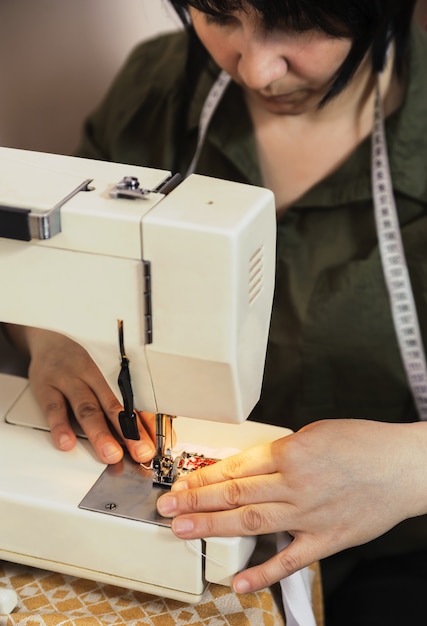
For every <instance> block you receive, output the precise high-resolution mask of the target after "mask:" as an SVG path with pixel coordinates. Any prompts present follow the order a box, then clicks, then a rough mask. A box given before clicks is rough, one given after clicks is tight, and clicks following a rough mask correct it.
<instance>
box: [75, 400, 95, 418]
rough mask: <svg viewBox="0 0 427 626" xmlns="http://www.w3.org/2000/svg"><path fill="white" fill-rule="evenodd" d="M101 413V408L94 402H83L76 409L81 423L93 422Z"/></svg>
mask: <svg viewBox="0 0 427 626" xmlns="http://www.w3.org/2000/svg"><path fill="white" fill-rule="evenodd" d="M99 413H100V409H99V407H98V406H97V405H96V404H95V403H93V402H81V403H80V404H78V405H77V407H76V409H75V415H76V418H77V420H78V421H79V422H86V421H88V420H91V419H93V418H94V417H97V416H98V415H99Z"/></svg>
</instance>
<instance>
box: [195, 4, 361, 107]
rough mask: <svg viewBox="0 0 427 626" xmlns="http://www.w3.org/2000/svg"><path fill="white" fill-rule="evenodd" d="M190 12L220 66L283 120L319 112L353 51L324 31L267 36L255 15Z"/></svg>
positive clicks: (346, 42)
mask: <svg viewBox="0 0 427 626" xmlns="http://www.w3.org/2000/svg"><path fill="white" fill-rule="evenodd" d="M189 10H190V15H191V19H192V22H193V26H194V29H195V31H196V33H197V35H198V37H199V38H200V40H201V42H202V43H203V45H204V46H205V47H206V49H207V50H208V52H209V53H210V55H211V56H212V58H213V59H214V60H215V61H216V63H217V64H218V65H219V66H220V67H221V68H222V69H223V70H225V71H226V72H227V73H228V74H230V76H231V77H232V78H233V80H234V81H235V82H236V83H238V84H239V85H241V86H242V87H243V89H244V90H246V91H247V92H248V95H250V96H251V97H253V98H254V99H255V101H256V103H257V104H258V105H260V106H261V107H263V108H264V109H266V110H268V111H270V112H271V113H275V114H277V115H299V114H301V113H304V112H307V111H310V110H314V109H317V107H318V105H319V103H320V102H321V100H322V99H323V97H324V96H325V95H326V93H327V92H328V90H329V88H330V87H331V85H332V83H333V81H334V79H335V75H336V72H337V70H338V69H339V68H340V66H341V65H342V63H343V61H344V60H345V58H346V56H347V54H348V53H349V51H350V48H351V43H352V42H351V40H350V39H346V38H342V39H339V38H333V37H331V36H329V35H327V34H326V33H324V32H322V31H317V30H309V31H306V32H302V33H298V32H288V31H286V30H284V29H283V28H277V29H272V30H266V29H265V27H264V26H263V24H262V23H261V21H260V20H259V19H258V16H257V14H256V12H255V11H254V10H253V9H249V10H248V11H236V12H234V13H232V14H231V15H227V16H224V17H219V18H217V17H212V16H210V15H208V14H206V13H202V12H201V11H198V10H196V9H193V8H191V7H190V9H189Z"/></svg>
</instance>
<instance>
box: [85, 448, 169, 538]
mask: <svg viewBox="0 0 427 626" xmlns="http://www.w3.org/2000/svg"><path fill="white" fill-rule="evenodd" d="M162 493H164V488H162V487H159V486H157V485H154V484H153V470H151V469H149V468H147V467H143V466H142V465H139V463H135V461H133V460H132V459H131V458H130V457H129V456H128V455H127V454H125V456H124V457H123V460H122V461H120V463H116V464H115V465H108V466H107V467H106V468H105V470H104V471H103V472H102V474H101V475H100V477H99V478H98V480H97V481H96V483H95V484H94V485H93V487H92V488H91V489H90V490H89V491H88V493H87V494H86V495H85V497H84V498H83V500H82V501H81V502H80V504H79V508H80V509H87V510H89V511H97V512H98V513H105V514H107V515H115V516H117V517H126V518H127V519H132V520H136V521H140V522H148V523H150V524H158V525H160V526H167V527H170V525H171V522H172V520H171V519H169V518H166V517H162V516H161V515H159V514H158V513H157V507H156V504H157V500H158V498H159V497H160V495H161V494H162Z"/></svg>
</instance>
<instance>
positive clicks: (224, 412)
mask: <svg viewBox="0 0 427 626" xmlns="http://www.w3.org/2000/svg"><path fill="white" fill-rule="evenodd" d="M0 166H1V171H2V180H1V181H0V205H2V208H1V209H0V214H1V210H5V211H6V218H7V220H8V219H9V217H10V216H12V221H13V218H14V215H13V214H14V212H15V211H16V214H17V217H18V222H19V223H20V224H21V226H22V223H24V224H27V235H28V236H27V240H21V239H10V238H9V236H10V235H9V234H7V236H5V235H4V233H2V231H1V221H0V236H1V237H0V284H1V286H2V295H1V300H0V302H1V304H0V320H1V321H4V322H13V323H17V324H26V325H32V326H37V327H40V328H46V329H50V330H55V331H58V332H61V333H63V334H66V335H68V336H70V337H72V338H73V339H75V340H76V341H78V342H79V343H81V344H82V345H83V346H84V347H85V348H86V349H87V350H88V352H89V353H90V354H91V356H92V357H93V359H94V360H95V361H96V362H97V363H98V365H99V367H100V369H101V370H102V372H103V373H104V375H105V377H106V379H107V380H108V382H109V383H110V385H111V387H112V388H113V390H114V391H115V393H116V394H117V395H118V397H120V394H119V391H118V387H117V377H118V372H119V366H120V358H119V356H120V355H119V349H118V336H117V320H118V319H121V320H123V323H124V333H125V336H124V338H125V345H126V354H127V356H128V357H129V360H130V370H131V377H132V384H133V392H134V397H135V407H136V408H137V409H140V410H145V411H153V412H157V413H159V412H160V413H168V414H171V415H180V416H181V415H182V416H185V417H180V418H179V419H177V420H175V424H176V430H177V438H178V441H185V442H188V443H189V444H190V445H193V444H194V446H195V448H197V447H198V446H199V445H204V444H206V443H209V446H211V447H224V446H225V447H229V446H230V443H231V442H232V445H233V447H239V448H244V447H247V446H250V445H254V444H257V443H260V442H261V441H270V440H272V439H273V438H275V437H277V436H280V435H283V434H284V433H286V432H287V431H285V430H284V429H278V428H273V427H269V426H263V425H260V424H255V423H248V422H247V423H244V424H240V425H238V423H239V422H242V421H244V420H245V419H246V417H247V416H248V414H249V412H250V411H251V409H252V407H253V406H254V404H255V403H256V401H257V399H258V397H259V393H260V389H261V383H262V375H263V366H264V358H265V349H266V343H267V335H268V328H269V318H270V311H271V303H272V295H273V283H274V262H275V261H274V259H275V211H274V202H273V198H272V194H271V193H270V192H268V191H266V190H263V189H259V188H254V187H251V186H247V185H240V184H236V183H231V182H227V181H219V180H216V179H213V178H208V177H202V176H197V175H193V176H191V177H189V178H188V179H187V180H185V181H183V182H182V183H181V184H180V185H179V186H178V187H176V188H175V189H174V190H173V191H171V192H170V193H169V194H168V195H164V194H163V193H160V192H150V193H147V194H144V195H143V196H142V197H138V198H136V199H129V198H112V197H111V196H110V192H111V190H112V189H113V188H115V185H116V184H117V183H118V182H119V181H120V179H122V178H123V177H124V176H127V177H137V178H138V180H140V181H141V184H142V185H143V187H144V188H148V189H158V188H159V187H161V186H162V184H163V183H164V181H166V180H167V179H168V178H169V176H170V175H169V173H168V172H164V171H160V170H151V169H147V168H139V167H134V166H127V165H119V164H112V163H103V162H97V161H89V160H85V159H75V158H72V157H63V156H55V155H47V154H39V153H31V152H23V151H18V150H11V149H4V148H3V149H0ZM88 181H90V182H88ZM89 188H90V189H91V191H89V190H88V191H85V189H89ZM76 189H80V191H75V190H76ZM60 205H62V206H61V208H60V209H58V208H57V207H59V206H60ZM46 213H47V214H49V219H50V218H51V217H52V216H53V221H52V222H51V223H52V224H53V229H54V230H58V231H59V232H58V233H57V234H54V236H52V237H50V236H49V233H48V238H46V239H43V238H41V239H40V238H39V237H40V236H42V237H43V236H44V228H45V226H44V224H45V223H44V221H43V218H42V219H39V215H45V214H46ZM58 220H59V222H58ZM7 223H8V222H7ZM40 224H41V227H40V228H39V226H40ZM58 224H59V225H58ZM35 225H36V226H35ZM50 227H51V226H49V228H50ZM18 230H19V229H18ZM48 230H49V229H48ZM24 231H25V227H24ZM34 235H35V236H34ZM13 236H15V234H14V235H13ZM18 236H20V235H18ZM147 268H149V270H150V271H149V272H147ZM150 283H151V285H150ZM0 398H1V400H0V557H1V558H4V559H8V560H11V561H15V562H21V563H26V564H29V565H37V566H39V567H42V568H45V569H50V570H54V571H61V572H64V573H70V574H78V575H80V576H85V577H87V578H94V579H96V580H101V581H107V582H112V583H115V584H119V585H122V586H125V587H129V588H134V589H140V590H143V591H148V592H151V593H154V594H158V595H163V596H169V597H172V598H176V599H181V600H185V601H190V602H191V601H197V600H198V599H200V597H201V594H202V593H203V589H204V587H205V585H206V581H211V582H220V583H223V584H228V583H229V582H230V579H231V577H232V575H233V574H234V573H235V572H236V571H238V570H239V569H241V568H242V567H243V566H244V565H245V563H246V562H247V560H248V558H249V556H250V554H251V552H252V550H253V546H254V540H253V539H252V538H214V539H208V540H207V541H206V542H203V541H197V542H192V543H191V544H188V542H183V541H181V540H178V539H176V538H175V537H174V535H173V534H172V532H171V531H170V528H169V522H168V520H165V519H163V518H159V516H158V515H157V514H156V512H155V500H156V499H157V497H158V494H159V493H160V492H161V488H159V487H153V486H152V484H151V477H150V475H149V474H148V475H144V470H143V469H142V468H141V467H140V466H139V465H137V464H134V463H133V462H131V461H125V462H124V463H122V464H118V465H117V466H113V467H112V468H108V469H107V470H106V472H104V473H103V470H104V468H105V466H103V465H102V464H100V463H99V462H98V461H97V460H96V459H95V457H94V454H93V452H92V450H91V449H90V447H89V444H88V443H87V442H86V441H85V440H80V441H79V443H78V445H77V447H76V449H74V450H73V451H72V452H70V453H63V452H59V451H58V450H56V449H55V448H54V446H53V444H52V442H51V440H50V435H49V433H47V432H45V431H43V430H41V428H43V416H41V413H40V410H39V409H38V407H37V406H36V405H35V402H34V400H33V398H32V394H31V392H30V390H29V389H28V387H27V381H26V380H25V379H21V378H17V377H11V376H6V375H1V376H0ZM189 418H197V419H189ZM204 420H209V421H204ZM34 422H35V423H34ZM223 422H235V424H227V423H223ZM34 425H35V427H33V426H34ZM236 442H237V445H236ZM121 474H122V475H124V474H125V475H126V476H127V483H126V484H127V486H126V488H125V489H124V488H123V483H122V482H121V479H120V475H121ZM103 476H105V481H106V484H107V485H108V488H109V486H110V484H112V485H113V487H112V493H111V494H107V495H106V501H105V502H104V501H102V502H101V504H100V507H101V508H100V509H95V510H87V509H86V508H81V507H79V505H80V504H81V503H82V500H84V498H85V496H86V494H87V493H88V491H90V490H91V488H92V487H93V485H94V483H96V482H97V481H98V479H100V478H101V482H102V480H103V478H102V477H103ZM110 480H111V481H112V483H110ZM135 481H136V482H135ZM114 485H117V487H115V486H114ZM126 490H127V491H129V493H131V494H135V499H136V500H137V499H138V497H139V495H140V494H141V498H142V500H144V499H145V507H144V508H145V509H146V511H145V512H144V513H143V514H141V512H140V511H139V512H138V513H137V514H136V515H134V513H133V508H135V509H137V508H138V506H137V504H136V505H135V507H133V506H131V507H130V510H131V512H129V508H128V509H127V510H126V513H124V514H123V513H122V512H121V507H120V505H118V504H117V502H119V499H120V494H121V493H122V492H123V491H126ZM144 494H145V495H144ZM116 496H117V497H116ZM132 497H133V496H132ZM116 500H117V502H116ZM128 504H129V503H128ZM103 508H104V509H105V512H100V511H101V510H102V509H103ZM147 509H148V515H147ZM204 555H206V558H205V556H204Z"/></svg>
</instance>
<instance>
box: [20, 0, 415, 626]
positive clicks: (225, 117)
mask: <svg viewBox="0 0 427 626" xmlns="http://www.w3.org/2000/svg"><path fill="white" fill-rule="evenodd" d="M172 4H173V5H174V7H175V9H176V10H177V11H178V13H179V14H180V16H181V17H182V19H183V20H184V22H185V24H186V26H187V28H186V29H185V31H184V32H182V33H178V34H172V35H167V36H163V37H161V38H159V39H156V40H153V41H152V42H148V43H146V44H143V45H142V46H140V47H139V48H138V49H136V50H135V51H134V53H133V55H132V56H131V58H130V59H129V61H128V63H127V64H126V66H125V68H124V69H123V70H122V72H121V73H120V74H119V76H118V77H117V79H116V81H115V83H114V84H113V86H112V88H111V90H110V92H109V93H108V94H107V97H106V99H105V101H104V102H103V103H102V104H101V106H100V107H99V109H98V110H97V111H96V112H95V113H94V114H93V115H92V116H91V118H90V119H89V120H88V123H87V125H86V128H85V134H84V137H83V140H82V144H81V149H80V154H81V155H82V156H86V157H90V158H100V159H107V160H114V161H120V162H129V163H135V164H141V165H146V166H150V167H160V168H164V169H170V170H172V171H180V172H181V173H185V172H186V171H187V170H188V168H190V169H193V164H192V163H191V162H192V159H193V155H194V153H195V152H196V150H197V154H198V160H197V163H196V164H195V165H194V167H195V171H197V172H198V173H201V174H208V175H211V176H216V177H221V178H230V179H233V180H237V181H242V182H249V183H253V184H257V185H261V184H262V185H265V186H267V187H269V188H271V189H272V190H273V191H274V193H275V198H276V204H277V213H278V247H277V279H276V294H275V302H274V310H273V316H272V322H271V331H270V341H269V348H268V354H267V362H266V370H265V380H264V385H263V391H262V396H261V399H260V402H259V404H258V405H257V407H256V408H255V410H254V412H253V415H252V418H253V419H255V420H260V421H264V422H268V423H274V424H280V425H283V426H287V427H291V428H292V429H293V430H295V431H296V433H295V434H294V435H291V436H290V437H287V438H286V439H282V440H279V441H276V442H273V443H272V444H271V445H269V446H264V447H262V448H257V449H254V450H250V451H248V452H245V453H243V454H241V455H239V456H238V457H235V458H233V459H231V460H229V461H223V462H222V463H219V464H217V465H216V466H213V467H211V468H208V469H206V470H203V471H201V472H197V473H195V474H193V475H192V477H191V478H187V479H186V480H185V481H183V482H180V483H177V484H176V487H175V488H174V489H173V491H172V492H171V493H170V494H166V495H165V496H163V498H161V499H160V501H159V510H160V512H161V513H162V514H164V515H170V516H173V517H174V518H175V519H174V522H173V530H174V532H175V533H176V534H177V535H178V536H180V537H183V538H194V537H206V536H209V535H223V534H225V535H236V534H237V535H240V534H262V533H270V532H276V531H279V530H287V531H289V532H290V533H291V534H292V535H293V537H294V541H293V542H292V543H291V544H290V546H289V547H287V548H286V549H285V550H283V551H282V552H281V553H279V554H278V555H276V556H274V557H273V558H272V559H269V560H268V561H266V562H265V563H262V564H260V565H259V566H257V567H255V568H252V569H250V570H247V571H245V572H241V573H240V574H238V575H237V576H236V577H235V581H234V587H235V589H236V591H250V590H254V589H258V588H261V587H264V586H266V585H270V584H272V583H273V582H275V581H277V580H279V579H280V578H283V577H284V576H287V575H288V574H290V573H291V572H293V571H295V570H297V569H299V568H301V567H303V566H304V565H307V564H308V563H311V562H314V561H316V560H318V559H322V560H323V561H322V572H323V580H324V585H325V599H326V610H327V624H328V626H330V625H331V626H332V625H335V624H339V625H342V624H346V626H349V625H351V624H364V625H365V626H366V625H369V624H379V623H380V624H382V623H384V624H394V623H396V624H397V623H399V624H400V623H402V622H403V623H410V624H411V625H412V624H421V623H422V624H424V622H425V613H426V608H427V607H425V605H424V602H423V601H422V598H423V595H422V593H421V594H420V593H419V592H420V590H421V589H424V587H425V582H426V580H427V572H426V570H425V567H424V563H425V562H426V557H427V526H426V518H425V517H420V516H423V515H425V514H426V513H427V478H426V476H427V472H425V470H424V464H425V457H426V449H427V430H426V428H427V426H426V425H425V424H424V423H423V421H421V420H420V419H419V418H420V417H424V409H425V386H424V378H423V376H424V374H425V371H424V370H423V368H424V366H425V361H424V357H423V339H424V343H425V341H426V339H425V337H426V334H427V327H426V325H427V301H426V297H425V294H426V284H427V272H426V269H427V268H426V261H425V241H426V238H427V219H426V211H427V189H426V165H425V164H426V163H427V122H426V119H425V118H426V116H425V102H426V97H427V81H426V79H425V77H424V76H425V69H424V67H423V64H424V63H425V59H426V51H427V44H426V40H425V38H424V37H423V36H421V34H420V33H418V32H416V31H415V30H412V31H411V17H412V13H413V9H414V2H413V1H412V0H382V1H377V2H373V1H372V0H371V1H369V2H367V1H366V0H347V2H345V3H344V2H335V1H334V0H306V1H305V2H302V1H301V0H281V1H280V0H277V1H275V2H271V1H268V0H251V1H240V0H235V1H234V0H192V1H191V2H183V1H181V0H173V2H172ZM220 70H225V72H226V74H225V75H224V74H220ZM218 76H220V81H221V83H220V85H221V87H223V92H222V94H221V93H220V96H211V95H210V90H211V88H212V86H213V85H214V84H215V82H216V80H217V78H218ZM228 77H231V80H230V81H229V82H228V80H229V78H228ZM215 93H218V91H217V90H216V91H215ZM377 97H378V100H377ZM376 102H378V103H377V104H376ZM206 108H208V109H212V110H214V111H215V112H214V114H213V117H212V119H211V122H210V124H209V126H208V128H206V129H204V130H205V132H200V128H202V131H203V123H200V119H201V116H202V113H203V111H204V112H205V113H206ZM381 119H384V121H385V126H386V136H385V138H384V137H383V136H382V135H381ZM373 131H374V133H375V134H374V145H375V147H376V152H375V153H374V155H375V158H374V159H372V158H371V135H372V134H373ZM198 142H199V149H197V148H198ZM377 150H379V152H377ZM387 154H388V155H389V160H390V174H391V180H392V187H391V188H388V186H384V180H385V179H387V175H388V170H387V167H385V165H384V164H385V163H386V157H385V155H387ZM384 168H385V170H384ZM384 171H385V174H384ZM372 173H374V176H373V182H372V180H371V179H372ZM375 199H376V202H374V200H375ZM394 202H395V203H396V205H397V216H398V219H399V222H400V228H398V229H397V232H396V229H394V230H393V228H392V226H393V212H392V209H393V204H394ZM376 215H377V218H376V217H375V216H376ZM376 220H377V222H378V229H379V231H378V232H377V227H376ZM381 229H382V230H381ZM400 235H401V237H402V240H403V245H404V249H405V253H406V263H405V262H404V261H403V262H402V257H401V256H400V257H399V259H398V261H397V262H396V263H397V265H394V264H393V262H392V261H390V254H391V253H392V252H393V248H392V246H396V245H398V244H397V243H396V241H397V240H398V238H399V237H400ZM378 242H380V243H381V246H380V247H379V245H378ZM384 242H385V244H384ZM383 244H384V245H386V248H385V249H383ZM387 245H388V246H389V247H388V248H387ZM382 257H383V259H385V261H384V265H383V263H382ZM392 258H394V257H392ZM406 268H408V270H409V276H410V281H411V285H412V286H411V287H408V284H407V283H406V282H405V277H406V273H405V272H406ZM396 272H397V273H396ZM393 273H394V275H393ZM402 285H403V287H402ZM408 289H410V291H409V293H408ZM389 292H390V294H391V296H392V297H391V298H390V297H389ZM412 292H413V295H414V299H415V304H416V308H417V309H418V318H417V316H416V311H414V310H413V309H409V310H399V309H396V307H395V308H393V307H392V306H391V302H393V301H397V303H398V305H399V299H401V297H402V294H403V296H404V298H403V300H404V301H403V305H404V306H406V303H407V301H408V299H409V300H410V298H411V297H412ZM400 305H401V306H402V301H400ZM404 315H405V316H406V318H405V319H406V325H405V322H404V317H403V316H404ZM393 319H395V320H397V321H396V328H395V326H394V324H393ZM408 320H409V321H408ZM402 328H403V331H402ZM29 332H34V331H29ZM407 332H409V335H406V336H405V333H407ZM408 337H409V338H408ZM413 341H415V344H411V343H410V342H413ZM31 344H32V345H30V348H31V353H32V366H31V367H32V371H33V375H34V376H38V380H37V381H36V385H35V388H36V392H37V391H38V394H39V397H43V400H44V403H45V406H46V402H47V399H48V397H49V394H50V392H49V391H48V387H49V385H50V386H51V387H52V386H55V384H54V382H55V377H57V374H56V373H54V372H53V371H50V372H49V376H48V377H47V376H46V369H45V370H43V369H42V368H41V363H46V357H49V355H51V354H53V353H54V350H53V348H52V346H51V348H50V351H48V350H47V344H46V342H45V339H43V338H42V337H41V336H40V335H39V341H38V343H35V342H31ZM411 345H412V348H411ZM414 345H415V348H416V349H415V348H414ZM67 367H68V368H71V369H72V368H73V365H72V361H70V360H68V365H67ZM424 369H425V368H424ZM69 371H70V369H69ZM414 371H415V376H414V375H413V372H414ZM36 372H38V373H36ZM40 372H41V373H40ZM417 377H420V381H421V382H417V380H418V379H417ZM67 380H69V378H68V379H67ZM46 381H48V382H49V385H46ZM67 384H68V383H67ZM79 384H80V383H79ZM93 388H94V385H93V384H92V389H93ZM80 389H81V394H82V395H83V396H84V395H85V394H86V390H85V388H84V381H83V382H82V383H81V386H80ZM64 393H65V395H67V393H68V390H65V391H64ZM90 394H91V395H90V403H91V406H95V407H96V409H97V411H98V413H97V418H96V426H94V430H93V432H94V433H96V429H101V423H102V415H101V407H104V411H105V413H106V414H107V415H109V414H110V413H113V414H114V413H115V411H116V407H114V410H113V411H112V412H110V413H109V410H107V409H106V408H105V407H106V406H107V405H108V402H106V401H105V397H106V395H105V390H101V392H100V393H98V394H96V393H95V394H93V392H90ZM71 395H72V394H71ZM96 396H97V397H96ZM68 397H70V394H68ZM70 401H71V402H72V398H70ZM109 402H110V405H111V398H109ZM50 406H52V403H50ZM51 419H52V422H53V421H54V419H53V418H52V417H51ZM55 419H57V422H55V423H56V424H57V423H60V424H61V427H60V428H61V429H62V431H61V432H62V435H64V436H65V439H67V437H68V443H69V444H70V445H72V443H73V440H72V437H73V435H72V434H71V432H70V429H69V427H68V426H67V424H66V421H65V416H64V415H62V416H61V417H60V418H55ZM112 419H114V416H113V417H112ZM57 433H58V430H57ZM93 440H95V437H93ZM108 444H109V445H110V444H111V445H114V444H113V443H112V442H111V441H110V440H109V441H108ZM147 445H148V446H150V444H149V442H147ZM146 452H147V456H149V455H150V454H152V452H151V449H150V450H148V449H147V451H146ZM404 520H406V521H404ZM376 538H377V539H376ZM353 546H360V547H356V548H355V547H353ZM349 548H351V549H349ZM332 555H335V556H332ZM402 571H403V572H404V575H403V576H402ZM409 572H410V573H411V575H410V576H409Z"/></svg>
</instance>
